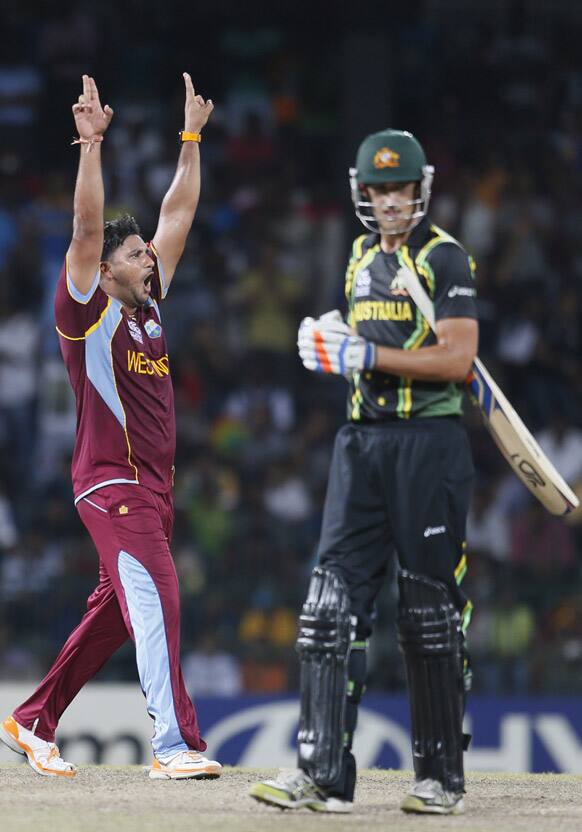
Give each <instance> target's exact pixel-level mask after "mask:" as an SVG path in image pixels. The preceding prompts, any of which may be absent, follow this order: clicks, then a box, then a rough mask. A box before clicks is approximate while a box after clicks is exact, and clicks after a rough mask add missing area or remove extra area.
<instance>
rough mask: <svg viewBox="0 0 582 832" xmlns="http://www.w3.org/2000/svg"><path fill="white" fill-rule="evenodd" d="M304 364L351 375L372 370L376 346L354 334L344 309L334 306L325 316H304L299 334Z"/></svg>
mask: <svg viewBox="0 0 582 832" xmlns="http://www.w3.org/2000/svg"><path fill="white" fill-rule="evenodd" d="M297 346H298V347H299V355H300V357H301V360H302V362H303V366H304V367H306V368H307V369H308V370H312V371H314V372H318V373H335V374H337V375H342V376H347V377H350V376H352V375H353V373H355V372H359V371H361V370H370V369H371V368H372V367H373V366H374V364H375V361H376V347H375V345H374V344H373V343H372V342H370V341H366V339H365V338H361V337H360V336H359V335H354V334H353V332H352V330H351V328H350V327H349V326H348V325H347V324H346V323H345V321H344V320H343V318H342V316H341V314H340V312H339V311H338V310H337V309H334V310H333V311H331V312H327V313H326V314H325V315H322V316H321V318H318V319H317V320H314V319H313V318H304V319H303V321H301V325H300V327H299V333H298V338H297Z"/></svg>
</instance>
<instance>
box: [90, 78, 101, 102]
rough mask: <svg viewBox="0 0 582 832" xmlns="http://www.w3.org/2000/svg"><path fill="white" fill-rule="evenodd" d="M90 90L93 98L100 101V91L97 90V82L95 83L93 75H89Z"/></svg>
mask: <svg viewBox="0 0 582 832" xmlns="http://www.w3.org/2000/svg"><path fill="white" fill-rule="evenodd" d="M89 90H90V95H91V100H92V101H96V102H97V103H99V92H98V90H97V84H96V83H95V79H94V78H93V77H92V76H91V75H90V76H89Z"/></svg>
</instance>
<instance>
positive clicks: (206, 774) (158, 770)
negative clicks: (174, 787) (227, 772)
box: [149, 751, 222, 780]
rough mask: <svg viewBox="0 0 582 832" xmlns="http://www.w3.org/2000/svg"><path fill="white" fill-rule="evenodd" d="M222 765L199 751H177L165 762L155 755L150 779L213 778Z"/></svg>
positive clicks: (219, 772) (220, 771)
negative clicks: (208, 758)
mask: <svg viewBox="0 0 582 832" xmlns="http://www.w3.org/2000/svg"><path fill="white" fill-rule="evenodd" d="M221 773H222V766H221V765H220V763H217V762H216V760H207V759H206V757H203V756H202V754H200V752H199V751H179V752H178V753H177V754H175V755H174V756H173V757H170V759H169V760H166V762H165V763H162V761H161V760H158V758H157V757H156V758H155V759H154V762H153V764H152V767H151V769H150V775H149V776H150V780H214V779H215V778H216V777H220V775H221Z"/></svg>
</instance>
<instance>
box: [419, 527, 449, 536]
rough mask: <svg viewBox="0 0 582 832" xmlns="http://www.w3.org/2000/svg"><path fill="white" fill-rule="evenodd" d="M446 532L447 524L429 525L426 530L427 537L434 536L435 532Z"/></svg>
mask: <svg viewBox="0 0 582 832" xmlns="http://www.w3.org/2000/svg"><path fill="white" fill-rule="evenodd" d="M445 532H446V528H445V526H427V527H426V529H425V530H424V536H425V537H432V536H433V535H435V534H444V533H445Z"/></svg>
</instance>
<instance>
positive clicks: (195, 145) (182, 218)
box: [152, 72, 214, 287]
mask: <svg viewBox="0 0 582 832" xmlns="http://www.w3.org/2000/svg"><path fill="white" fill-rule="evenodd" d="M184 83H185V85H186V104H185V107H184V133H187V134H188V133H189V134H191V135H193V136H199V135H200V131H201V130H202V128H203V127H204V125H205V124H206V122H207V121H208V117H209V116H210V113H211V112H212V110H213V109H214V104H213V103H212V101H210V99H209V100H208V101H204V99H203V98H202V96H201V95H196V94H195V92H194V87H193V86H192V79H191V78H190V76H189V75H188V73H187V72H185V73H184ZM199 196H200V146H199V140H198V141H192V140H188V141H183V143H182V149H181V151H180V157H179V159H178V166H177V168H176V174H175V176H174V179H173V181H172V184H171V185H170V187H169V189H168V192H167V194H166V195H165V197H164V200H163V202H162V207H161V210H160V218H159V220H158V227H157V229H156V233H155V234H154V238H153V241H152V242H153V244H154V246H155V248H156V250H157V252H158V254H159V255H160V259H161V261H162V264H163V267H164V276H165V283H166V287H167V286H168V285H169V283H170V281H171V279H172V277H173V276H174V272H175V270H176V266H177V265H178V261H179V260H180V257H181V256H182V252H183V251H184V246H185V245H186V238H187V236H188V232H189V231H190V228H191V226H192V221H193V219H194V214H195V213H196V207H197V205H198V197H199Z"/></svg>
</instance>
